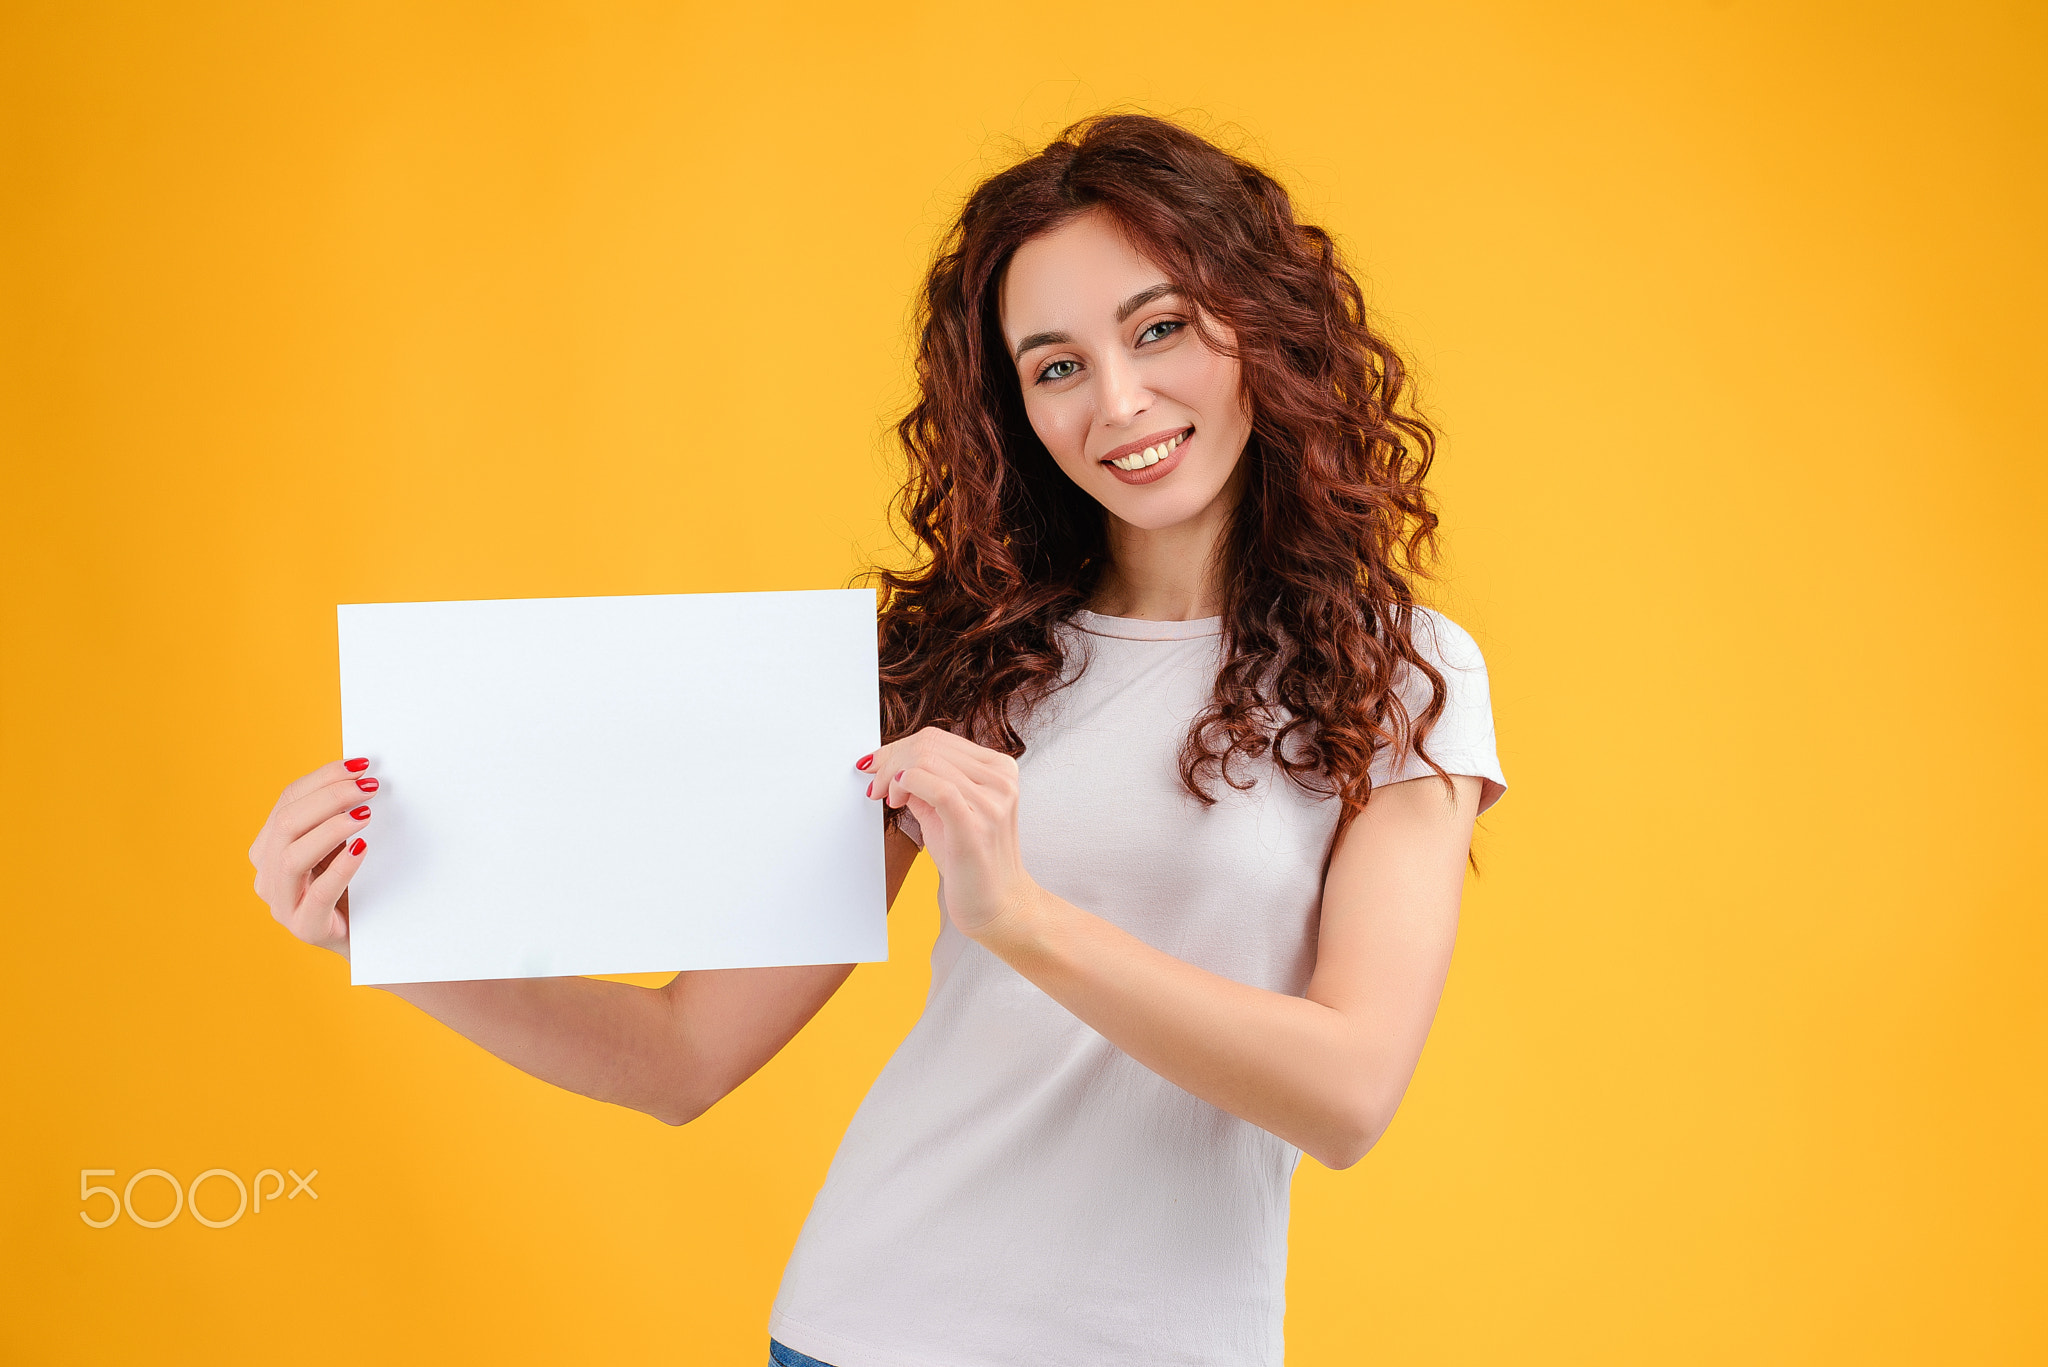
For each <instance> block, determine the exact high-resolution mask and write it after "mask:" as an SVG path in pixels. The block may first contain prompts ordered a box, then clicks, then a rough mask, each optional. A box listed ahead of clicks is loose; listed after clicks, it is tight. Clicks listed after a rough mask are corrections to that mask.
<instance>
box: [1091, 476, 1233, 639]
mask: <svg viewBox="0 0 2048 1367" xmlns="http://www.w3.org/2000/svg"><path fill="white" fill-rule="evenodd" d="M1235 504H1236V500H1235V499H1232V498H1229V497H1222V498H1217V499H1215V500H1214V501H1212V502H1211V503H1210V504H1209V506H1208V507H1206V508H1204V509H1203V510H1202V511H1201V512H1200V513H1199V514H1197V515H1196V516H1194V517H1191V518H1189V519H1188V520H1187V521H1185V522H1179V523H1175V524H1174V525H1173V526H1171V527H1161V528H1159V529H1157V530H1149V529H1147V528H1144V527H1134V526H1132V525H1131V524H1130V523H1128V522H1125V521H1124V520H1123V519H1122V518H1120V517H1117V516H1116V515H1115V514H1114V513H1107V514H1105V516H1106V517H1108V519H1109V526H1108V533H1109V535H1108V540H1109V564H1108V565H1107V566H1106V567H1105V568H1104V569H1103V571H1102V579H1101V582H1099V583H1098V584H1097V585H1096V586H1095V593H1094V595H1093V596H1092V597H1091V599H1090V600H1089V603H1088V607H1089V609H1090V610H1091V611H1094V612H1099V613H1101V614H1103V615H1104V616H1106V617H1136V618H1140V619H1142V620H1144V621H1148V622H1188V621H1193V620H1194V619H1196V618H1199V617H1217V616H1221V615H1222V612H1223V607H1224V594H1223V566H1222V558H1223V557H1222V551H1223V541H1224V536H1225V534H1226V533H1227V531H1228V530H1229V527H1230V514H1231V511H1232V509H1233V508H1234V507H1235Z"/></svg>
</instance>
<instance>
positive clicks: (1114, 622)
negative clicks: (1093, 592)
mask: <svg viewBox="0 0 2048 1367" xmlns="http://www.w3.org/2000/svg"><path fill="white" fill-rule="evenodd" d="M1073 622H1074V625H1075V626H1077V627H1079V628H1080V629H1081V630H1083V631H1085V632H1087V633H1088V634H1089V635H1091V636H1116V637H1120V638H1122V639H1123V640H1126V641H1192V640H1196V639H1197V638H1199V637H1203V636H1221V635H1222V634H1223V618H1222V617H1221V616H1220V615H1219V616H1215V617H1194V618H1190V619H1189V620H1187V621H1185V622H1153V621H1148V620H1146V619H1145V618H1143V617H1109V616H1105V615H1104V614H1102V613H1099V612H1090V611H1089V610H1088V609H1087V608H1077V609H1075V610H1074V614H1073Z"/></svg>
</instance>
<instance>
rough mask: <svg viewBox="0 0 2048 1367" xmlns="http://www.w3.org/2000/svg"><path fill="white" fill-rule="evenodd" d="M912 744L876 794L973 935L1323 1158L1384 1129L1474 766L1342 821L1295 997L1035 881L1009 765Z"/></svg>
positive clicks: (1389, 796) (1456, 887)
mask: <svg viewBox="0 0 2048 1367" xmlns="http://www.w3.org/2000/svg"><path fill="white" fill-rule="evenodd" d="M910 740H916V741H921V742H923V743H922V744H920V745H917V746H914V747H913V746H911V745H910V744H909V741H903V742H897V745H898V746H900V747H904V748H902V749H900V750H898V751H897V753H895V754H893V755H891V754H887V753H884V754H882V755H879V756H878V757H877V759H878V763H877V769H878V770H881V769H884V768H885V767H886V768H887V769H892V770H895V771H900V772H899V774H898V775H897V776H892V777H891V779H890V781H889V783H888V784H887V785H886V786H884V785H879V784H878V785H877V789H878V795H879V796H882V797H884V798H885V800H890V801H894V802H896V803H898V804H899V805H900V804H901V803H902V802H905V801H907V802H908V803H909V805H910V809H911V815H913V816H914V817H916V818H917V820H918V824H919V825H920V826H922V827H923V828H924V833H925V848H926V849H928V850H930V851H931V852H932V855H933V858H934V859H935V860H936V861H937V862H938V864H939V868H940V870H941V872H942V873H943V874H944V876H945V879H946V901H947V912H948V914H949V915H951V916H952V917H953V919H954V922H955V924H957V925H959V927H960V929H961V930H962V931H963V932H964V933H966V934H968V935H970V936H972V937H973V938H974V939H976V940H978V941H979V942H980V943H982V944H983V945H985V946H986V947H987V948H989V949H990V950H991V951H993V952H994V953H996V954H997V955H999V956H1000V957H1001V958H1002V959H1003V960H1004V961H1005V962H1007V963H1009V964H1010V966H1011V967H1013V968H1015V969H1016V970H1017V971H1018V972H1019V973H1021V974H1022V975H1023V976H1025V977H1026V978H1028V979H1030V980H1031V981H1032V982H1034V983H1036V984H1037V985H1038V986H1039V987H1040V988H1042V989H1044V991H1045V992H1046V994H1047V995H1048V996H1050V997H1052V998H1053V999H1054V1000H1056V1001H1058V1002H1059V1003H1060V1004H1061V1005H1063V1006H1065V1007H1066V1008H1067V1009H1068V1010H1069V1011H1071V1012H1073V1013H1074V1015H1075V1016H1077V1017H1079V1018H1080V1019H1081V1020H1082V1021H1085V1022H1086V1023H1087V1024H1088V1025H1090V1026H1092V1027H1093V1028H1094V1029H1095V1030H1097V1031H1098V1032H1100V1033H1101V1034H1102V1035H1103V1037H1104V1038H1106V1039H1108V1040H1109V1041H1110V1042H1111V1043H1112V1044H1115V1045H1116V1046H1117V1047H1118V1048H1120V1049H1122V1050H1123V1051H1124V1052H1125V1053H1127V1054H1129V1055H1130V1056H1131V1057H1132V1058H1134V1059H1136V1060H1137V1061H1138V1062H1140V1063H1142V1064H1144V1065H1145V1066H1146V1067H1148V1068H1150V1069H1152V1070H1153V1071H1154V1072H1156V1073H1158V1074H1159V1075H1160V1076H1161V1077H1164V1078H1166V1079H1167V1080H1168V1081H1169V1082H1172V1083H1175V1084H1176V1085H1178V1086H1180V1087H1182V1088H1184V1089H1185V1090H1187V1091H1188V1092H1191V1093H1193V1094H1194V1095H1195V1096H1198V1097H1200V1098H1202V1099H1203V1100H1204V1101H1207V1102H1209V1103H1210V1104H1211V1105H1214V1106H1216V1107H1218V1108H1220V1109H1222V1110H1225V1111H1228V1112H1230V1113H1231V1114H1232V1115H1235V1116H1238V1117H1239V1118H1241V1119H1243V1120H1248V1121H1250V1122H1251V1123H1253V1124H1255V1125H1258V1126H1259V1127H1261V1128H1262V1129H1266V1130H1269V1131H1271V1132H1272V1133H1274V1134H1276V1135H1278V1136H1279V1137H1281V1138H1282V1139H1285V1140H1287V1141H1288V1142H1289V1143H1291V1144H1293V1145H1295V1146H1296V1147H1298V1148H1300V1149H1301V1150H1302V1151H1303V1152H1305V1153H1307V1154H1309V1155H1310V1156H1311V1157H1313V1158H1315V1159H1316V1160H1317V1161H1318V1162H1320V1163H1322V1164H1324V1165H1325V1166H1327V1167H1332V1168H1345V1167H1349V1166H1351V1165H1352V1164H1353V1163H1356V1162H1357V1161H1358V1160H1359V1159H1360V1158H1362V1157H1363V1156H1364V1155H1365V1153H1366V1151H1367V1150H1369V1149H1370V1148H1371V1147H1372V1146H1373V1144H1375V1143H1376V1142H1378V1140H1379V1137H1380V1135H1381V1134H1382V1133H1383V1132H1384V1131H1385V1129H1386V1127H1387V1125H1388V1124H1389V1123H1390V1122H1391V1121H1392V1120H1393V1116H1394V1110H1395V1108H1396V1107H1397V1106H1398V1105H1399V1104H1400V1101H1401V1097H1402V1094H1403V1093H1405V1092H1406V1091H1407V1088H1408V1080H1409V1078H1410V1077H1411V1076H1413V1074H1414V1071H1415V1065H1416V1062H1417V1060H1418V1059H1419V1058H1420V1056H1421V1053H1422V1045H1423V1041H1424V1039H1425V1038H1426V1037H1427V1035H1428V1033H1429V1026H1430V1022H1431V1020H1432V1018H1433V1017H1434V1016H1435V1014H1436V1006H1437V1001H1438V998H1439V997H1440V996H1441V995H1442V992H1443V984H1444V978H1445V975H1446V974H1447V972H1448V971H1449V967H1450V959H1451V945H1452V941H1453V939H1454V938H1455V936H1456V933H1457V923H1458V904H1459V900H1460V898H1461V896H1462V894H1463V891H1464V875H1465V859H1466V855H1467V853H1468V851H1469V850H1470V849H1471V843H1472V826H1473V822H1474V820H1475V819H1476V818H1477V815H1478V810H1479V796H1480V781H1479V780H1478V779H1476V778H1469V777H1463V776H1457V777H1454V778H1453V779H1452V791H1450V792H1447V791H1446V790H1445V787H1444V785H1443V783H1442V781H1441V780H1438V779H1435V778H1424V779H1411V780H1408V781H1407V782H1403V783H1395V784H1389V785H1387V786H1386V787H1384V788H1381V789H1379V790H1378V791H1376V792H1375V793H1374V794H1373V796H1372V800H1371V801H1370V802H1368V803H1367V804H1366V807H1365V810H1364V811H1363V812H1361V813H1360V814H1359V815H1358V816H1357V817H1356V818H1354V819H1353V820H1352V821H1351V822H1350V823H1349V825H1347V826H1346V827H1345V829H1344V830H1343V831H1342V832H1341V833H1340V834H1339V836H1338V838H1337V842H1336V847H1335V848H1334V850H1333V851H1332V852H1331V857H1330V866H1329V869H1328V872H1327V873H1326V874H1325V876H1324V882H1323V906H1322V925H1321V930H1320V933H1319V938H1318V941H1317V948H1316V968H1315V972H1314V975H1313V976H1312V977H1311V978H1310V980H1309V985H1308V988H1307V990H1306V992H1305V994H1304V995H1303V996H1300V997H1293V996H1289V995H1287V994H1285V993H1281V992H1271V991H1267V990H1265V989H1263V988H1257V987H1250V986H1247V985H1246V984H1244V983H1240V982H1235V981H1233V980H1231V979H1229V978H1225V977H1223V976H1221V975H1219V974H1216V973H1211V972H1209V971H1207V970H1206V969H1201V968H1197V967H1195V966H1194V965H1192V964H1189V963H1185V962H1183V961H1181V960H1179V959H1176V958H1174V957H1172V956H1171V955H1169V954H1166V953H1165V952H1163V951H1161V950H1159V949H1156V948H1154V947H1153V946H1151V945H1149V944H1146V943H1145V942H1144V941H1143V940H1140V939H1138V938H1137V937H1136V936H1134V935H1132V934H1130V933H1129V932H1127V931H1125V930H1122V929H1120V928H1118V927H1117V926H1115V925H1112V924H1111V923H1109V922H1108V921H1105V920H1103V919H1102V918H1101V917H1099V916H1096V915H1093V914H1092V913H1090V912H1087V911H1084V910H1082V909H1081V908H1079V907H1076V906H1074V905H1072V904H1071V903H1069V902H1066V901H1064V900H1062V899H1060V898H1058V897H1055V896H1053V895H1052V894H1051V893H1048V892H1047V891H1045V889H1043V888H1041V887H1039V886H1038V885H1037V884H1036V883H1035V882H1033V881H1032V880H1031V879H1030V877H1029V875H1028V874H1026V873H1025V872H1024V870H1023V868H1022V865H1021V863H1019V861H1018V859H1017V855H1016V839H1015V822H1016V790H1015V773H1016V766H1015V763H1014V761H1011V760H1009V757H1008V756H1005V755H1001V754H998V753H997V752H995V751H991V750H986V749H983V748H982V747H980V746H975V745H972V744H971V742H968V741H965V740H962V739H961V738H959V737H956V736H951V735H949V734H948V733H945V732H934V733H925V732H920V733H919V735H918V736H917V737H913V738H910ZM963 747H964V748H963ZM970 752H973V753H970ZM928 813H929V818H928V816H927V814H928Z"/></svg>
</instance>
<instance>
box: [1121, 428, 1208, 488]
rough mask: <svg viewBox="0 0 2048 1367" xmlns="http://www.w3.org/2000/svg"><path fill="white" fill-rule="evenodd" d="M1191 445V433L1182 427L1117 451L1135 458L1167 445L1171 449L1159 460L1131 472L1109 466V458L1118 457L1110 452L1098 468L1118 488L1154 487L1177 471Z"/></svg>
mask: <svg viewBox="0 0 2048 1367" xmlns="http://www.w3.org/2000/svg"><path fill="white" fill-rule="evenodd" d="M1194 441H1195V429H1194V428H1192V427H1183V428H1181V429H1179V430H1178V431H1169V432H1165V433H1162V434H1154V435H1153V436H1150V437H1147V438H1145V439H1144V441H1143V442H1134V443H1132V445H1131V446H1125V447H1119V448H1118V451H1119V452H1130V453H1131V454H1133V455H1138V454H1141V453H1143V452H1145V451H1148V450H1155V449H1157V448H1159V447H1160V446H1162V445H1169V446H1170V448H1171V449H1170V450H1168V451H1167V453H1166V455H1164V456H1162V457H1161V458H1160V459H1158V460H1155V461H1153V462H1152V463H1151V464H1150V465H1141V466H1139V467H1138V468H1137V469H1135V470H1126V469H1124V468H1122V467H1121V466H1118V465H1114V464H1111V463H1110V462H1111V458H1112V457H1113V456H1115V455H1117V454H1118V453H1117V452H1112V453H1111V455H1110V456H1105V457H1104V458H1103V462H1102V468H1103V469H1105V470H1107V471H1109V473H1110V475H1111V476H1112V477H1114V478H1115V479H1116V481H1117V482H1118V483H1119V484H1154V483H1157V482H1158V481H1160V480H1162V479H1165V478H1166V477H1167V476H1168V475H1170V474H1172V473H1173V472H1174V471H1175V470H1178V469H1179V468H1180V463H1181V460H1182V458H1183V457H1184V456H1186V454H1187V449H1188V447H1190V446H1192V445H1194ZM1133 448H1135V450H1134V449H1133Z"/></svg>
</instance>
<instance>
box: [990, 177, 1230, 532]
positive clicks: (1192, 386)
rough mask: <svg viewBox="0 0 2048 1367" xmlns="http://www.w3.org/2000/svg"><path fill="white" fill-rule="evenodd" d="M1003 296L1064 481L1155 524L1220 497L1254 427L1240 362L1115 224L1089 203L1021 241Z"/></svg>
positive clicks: (1024, 381)
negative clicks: (1199, 325) (1207, 335)
mask: <svg viewBox="0 0 2048 1367" xmlns="http://www.w3.org/2000/svg"><path fill="white" fill-rule="evenodd" d="M999 304H1000V307H1001V310H1002V330H1003V340H1004V342H1005V343H1006V344H1007V345H1008V346H1009V349H1010V356H1011V359H1012V360H1013V361H1014V362H1015V364H1016V367H1017V378H1018V381H1019V383H1020V384H1021V385H1022V386H1023V391H1024V411H1025V413H1026V414H1027V415H1028V416H1029V417H1030V419H1031V428H1032V430H1033V431H1034V432H1036V433H1037V434H1038V439H1039V440H1040V441H1042V442H1044V443H1045V448H1046V450H1048V451H1050V452H1052V457H1053V459H1054V460H1056V461H1058V462H1059V466H1060V468H1061V469H1062V470H1064V471H1066V472H1067V477H1068V478H1069V479H1071V480H1073V481H1074V483H1076V484H1078V485H1080V486H1081V487H1082V488H1083V489H1085V490H1087V491H1088V492H1089V493H1090V494H1091V495H1093V496H1094V498H1095V499H1096V501H1098V502H1099V503H1101V504H1102V505H1103V506H1104V507H1105V508H1107V509H1109V511H1110V512H1112V513H1114V514H1116V516H1118V517H1119V518H1121V519H1123V520H1124V521H1125V522H1127V523H1130V524H1131V525H1132V526H1134V527H1142V528H1144V529H1146V530H1148V531H1157V530H1160V529H1162V528H1165V527H1170V526H1173V525H1175V524H1177V523H1180V522H1185V521H1187V520H1188V519H1190V518H1193V517H1195V516H1196V515H1198V514H1200V513H1201V512H1203V511H1204V510H1205V509H1207V508H1208V507H1209V506H1210V505H1211V504H1213V503H1214V502H1215V501H1216V499H1217V497H1218V495H1219V494H1221V493H1222V491H1223V488H1224V486H1225V485H1226V484H1227V483H1228V482H1229V480H1230V476H1231V473H1232V472H1233V471H1234V470H1235V469H1236V468H1237V463H1238V459H1239V457H1241V456H1242V455H1243V454H1244V447H1245V442H1246V440H1247V439H1248V438H1249V437H1250V435H1251V413H1250V411H1249V409H1248V408H1247V407H1246V405H1245V401H1244V392H1243V386H1242V385H1241V383H1240V374H1239V367H1238V363H1237V361H1236V360H1235V359H1233V358H1232V357H1229V356H1225V355H1223V354H1221V353H1220V352H1217V351H1215V350H1213V349H1212V348H1210V347H1209V346H1208V345H1207V344H1206V343H1204V342H1203V341H1202V339H1201V337H1200V335H1199V334H1197V333H1196V331H1195V329H1194V328H1193V327H1192V326H1191V321H1192V319H1193V318H1194V316H1195V315H1194V308H1193V305H1192V304H1191V303H1190V302H1189V301H1187V300H1185V299H1183V298H1182V297H1181V296H1180V295H1179V294H1177V293H1175V292H1174V290H1173V288H1172V286H1170V285H1169V284H1168V283H1167V280H1166V273H1165V272H1164V271H1162V270H1160V269H1159V267H1157V266H1155V265H1154V264H1152V262H1150V261H1149V260H1147V259H1146V258H1145V257H1144V255H1143V254H1142V253H1140V252H1139V250H1138V249H1137V247H1136V246H1134V245H1133V244H1132V243H1131V241H1130V239H1129V238H1127V237H1126V236H1125V235H1124V234H1123V232H1122V230H1121V229H1119V228H1118V226H1117V224H1116V221H1115V220H1114V219H1112V218H1111V217H1110V216H1109V215H1108V214H1106V213H1103V212H1101V211H1099V210H1095V211H1090V212H1088V213H1084V214H1081V215H1079V216H1077V217H1075V218H1073V219H1070V220H1068V221H1067V222H1066V223H1064V224H1062V225H1061V226H1060V227H1058V228H1055V229H1053V230H1052V231H1051V232H1048V233H1044V234H1041V235H1040V236H1038V237H1034V238H1032V239H1031V240H1030V241H1029V242H1026V243H1025V244H1024V245H1023V246H1022V247H1019V248H1018V249H1017V253H1016V255H1015V256H1013V257H1012V258H1011V259H1010V268H1009V272H1008V273H1007V274H1006V275H1005V276H1004V278H1003V284H1002V293H1001V296H1000V301H999ZM1205 321H1206V324H1207V326H1208V327H1209V328H1210V329H1211V330H1212V331H1213V332H1214V333H1216V335H1217V336H1218V337H1219V338H1221V339H1222V340H1223V341H1224V342H1225V344H1228V343H1229V342H1230V341H1231V338H1230V334H1229V333H1228V331H1227V330H1226V329H1224V328H1223V327H1222V326H1221V325H1220V324H1218V323H1216V322H1215V321H1214V320H1213V319H1211V320H1205Z"/></svg>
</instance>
